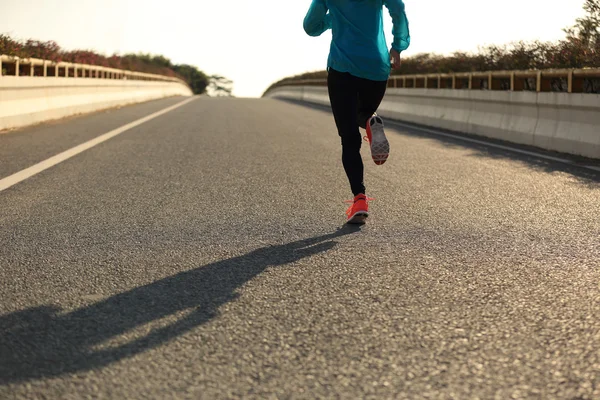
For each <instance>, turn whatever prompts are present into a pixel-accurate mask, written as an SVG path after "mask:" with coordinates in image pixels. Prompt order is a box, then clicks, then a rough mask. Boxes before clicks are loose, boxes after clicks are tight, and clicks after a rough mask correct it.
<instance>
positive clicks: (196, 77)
mask: <svg viewBox="0 0 600 400" xmlns="http://www.w3.org/2000/svg"><path fill="white" fill-rule="evenodd" d="M173 70H174V71H175V72H176V73H177V74H178V75H179V76H181V77H182V78H183V80H185V81H186V82H187V83H188V85H190V88H191V89H192V92H193V93H194V94H203V93H205V92H206V88H207V86H208V85H209V78H208V76H206V75H205V74H204V72H202V71H200V70H198V68H196V67H194V66H193V65H188V64H182V65H174V66H173Z"/></svg>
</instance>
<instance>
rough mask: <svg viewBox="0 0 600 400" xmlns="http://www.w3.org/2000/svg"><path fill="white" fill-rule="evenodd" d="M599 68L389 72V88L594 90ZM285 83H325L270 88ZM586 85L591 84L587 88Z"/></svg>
mask: <svg viewBox="0 0 600 400" xmlns="http://www.w3.org/2000/svg"><path fill="white" fill-rule="evenodd" d="M592 80H600V69H554V70H531V71H489V72H462V73H453V74H422V75H392V76H390V78H389V80H388V87H390V88H407V89H410V88H427V89H468V90H505V91H533V92H566V93H597V92H598V90H599V89H600V85H598V83H597V82H596V84H594V82H592ZM288 85H293V86H296V85H306V86H326V85H327V80H326V79H302V80H294V79H284V80H283V81H281V82H280V83H278V84H277V85H275V86H273V87H272V88H271V89H275V88H276V87H281V86H288ZM590 85H591V86H592V87H591V89H590Z"/></svg>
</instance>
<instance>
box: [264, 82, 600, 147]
mask: <svg viewBox="0 0 600 400" xmlns="http://www.w3.org/2000/svg"><path fill="white" fill-rule="evenodd" d="M267 97H276V98H288V99H295V100H300V101H306V102H311V103H316V104H321V105H327V106H329V97H328V94H327V88H326V87H317V86H305V87H300V86H296V87H293V86H291V87H281V88H277V89H274V90H272V91H271V92H269V93H268V94H267ZM378 113H379V114H381V115H382V116H383V117H387V118H391V119H396V120H400V121H408V122H413V123H418V124H422V125H428V126H433V127H437V128H443V129H450V130H454V131H458V132H464V133H469V134H475V135H480V136H485V137H490V138H495V139H501V140H506V141H509V142H513V143H519V144H526V145H531V146H536V147H540V148H543V149H546V150H552V151H558V152H562V153H569V154H574V155H580V156H585V157H591V158H600V95H595V94H583V93H535V92H509V91H506V92H504V91H502V92H501V91H481V90H452V89H393V88H390V89H388V90H387V92H386V96H385V98H384V100H383V102H382V104H381V106H380V108H379V110H378Z"/></svg>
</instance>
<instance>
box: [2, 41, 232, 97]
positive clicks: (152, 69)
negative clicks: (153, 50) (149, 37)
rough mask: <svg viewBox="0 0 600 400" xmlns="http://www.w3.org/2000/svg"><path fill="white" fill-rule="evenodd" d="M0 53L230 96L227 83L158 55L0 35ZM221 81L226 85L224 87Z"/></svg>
mask: <svg viewBox="0 0 600 400" xmlns="http://www.w3.org/2000/svg"><path fill="white" fill-rule="evenodd" d="M0 54H3V55H7V56H16V57H20V58H39V59H43V60H49V61H54V62H61V61H62V62H71V63H78V64H89V65H98V66H102V67H108V68H118V69H124V70H130V71H136V72H145V73H149V74H158V75H164V76H170V77H177V78H180V79H182V80H183V81H185V82H186V83H187V84H188V85H189V86H190V88H191V89H192V91H193V92H194V94H204V93H206V91H207V88H209V87H215V88H216V91H215V90H213V91H212V92H213V93H215V94H217V95H229V96H230V95H231V92H232V88H231V84H232V83H231V81H229V80H227V79H226V78H224V77H222V76H219V75H214V76H209V75H206V74H205V73H204V72H202V71H200V70H199V69H198V68H196V67H195V66H193V65H188V64H173V63H172V62H171V60H170V59H168V58H166V57H164V56H161V55H151V54H124V55H116V54H115V55H112V56H108V57H107V56H104V55H102V54H98V53H96V52H94V51H91V50H73V51H67V50H63V49H61V48H60V46H59V45H58V44H57V43H56V42H54V41H47V42H45V41H39V40H31V39H30V40H26V41H21V40H16V39H13V38H11V37H10V36H8V35H5V34H0ZM224 82H225V83H226V84H224Z"/></svg>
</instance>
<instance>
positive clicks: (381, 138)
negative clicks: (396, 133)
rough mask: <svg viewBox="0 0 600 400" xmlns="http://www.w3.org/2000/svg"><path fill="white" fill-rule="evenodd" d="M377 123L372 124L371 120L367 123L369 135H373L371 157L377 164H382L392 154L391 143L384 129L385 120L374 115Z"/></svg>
mask: <svg viewBox="0 0 600 400" xmlns="http://www.w3.org/2000/svg"><path fill="white" fill-rule="evenodd" d="M373 118H374V119H375V123H374V124H373V125H371V121H369V124H368V125H367V129H368V130H369V132H368V133H369V135H370V137H371V157H372V158H373V161H374V162H375V164H377V165H381V164H383V163H384V162H386V161H387V159H388V157H389V155H390V143H389V142H388V140H387V137H385V131H384V130H383V121H382V120H381V118H379V117H373Z"/></svg>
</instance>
